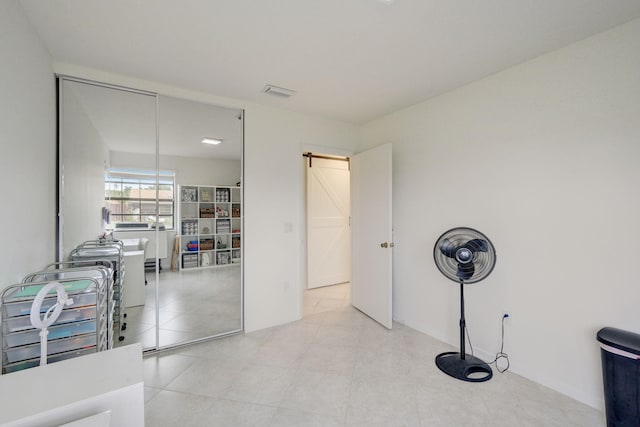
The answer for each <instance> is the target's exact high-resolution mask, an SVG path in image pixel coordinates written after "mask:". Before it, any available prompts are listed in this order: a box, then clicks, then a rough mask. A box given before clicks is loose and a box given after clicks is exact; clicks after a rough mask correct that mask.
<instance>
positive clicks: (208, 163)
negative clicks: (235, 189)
mask: <svg viewBox="0 0 640 427" xmlns="http://www.w3.org/2000/svg"><path fill="white" fill-rule="evenodd" d="M110 161H111V166H113V167H130V168H147V169H155V167H156V157H155V155H153V154H141V153H124V152H121V151H111V153H110ZM160 169H161V170H169V171H174V172H175V173H176V184H180V185H209V184H210V185H230V186H234V185H236V183H237V182H238V181H240V172H241V166H240V160H223V159H206V158H194V157H181V156H167V155H163V154H161V155H160Z"/></svg>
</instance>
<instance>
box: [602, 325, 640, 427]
mask: <svg viewBox="0 0 640 427" xmlns="http://www.w3.org/2000/svg"><path fill="white" fill-rule="evenodd" d="M598 341H599V342H600V355H601V356H602V379H603V381H604V406H605V410H606V415H607V426H608V427H614V426H615V427H622V426H625V427H626V426H629V427H632V426H633V427H638V426H640V335H639V334H634V333H633V332H628V331H623V330H622V329H616V328H602V329H600V330H599V331H598Z"/></svg>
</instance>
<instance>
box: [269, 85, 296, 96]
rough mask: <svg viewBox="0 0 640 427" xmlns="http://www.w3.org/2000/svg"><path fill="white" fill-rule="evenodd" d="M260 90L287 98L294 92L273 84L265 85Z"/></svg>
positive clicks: (294, 92)
mask: <svg viewBox="0 0 640 427" xmlns="http://www.w3.org/2000/svg"><path fill="white" fill-rule="evenodd" d="M262 91H263V92H264V93H266V94H269V95H274V96H280V97H282V98H289V97H290V96H293V95H295V94H296V91H295V90H291V89H286V88H283V87H278V86H274V85H266V86H265V87H264V89H262Z"/></svg>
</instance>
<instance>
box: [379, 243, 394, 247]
mask: <svg viewBox="0 0 640 427" xmlns="http://www.w3.org/2000/svg"><path fill="white" fill-rule="evenodd" d="M394 246H395V244H394V243H393V242H391V243H387V242H384V243H380V247H381V248H392V247H394Z"/></svg>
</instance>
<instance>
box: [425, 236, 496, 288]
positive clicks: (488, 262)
mask: <svg viewBox="0 0 640 427" xmlns="http://www.w3.org/2000/svg"><path fill="white" fill-rule="evenodd" d="M473 239H482V240H484V241H486V242H487V251H486V252H483V251H476V252H474V254H473V259H472V262H473V264H474V266H475V270H474V272H473V275H472V276H471V277H469V278H466V279H462V278H460V277H458V274H457V273H458V261H457V260H456V258H455V257H449V256H447V255H445V254H444V253H443V252H442V250H441V249H440V248H441V247H443V245H444V246H445V247H453V248H459V247H460V246H462V245H464V244H466V243H468V242H469V241H471V240H473ZM433 258H434V261H435V263H436V266H437V267H438V270H440V272H441V273H442V274H443V275H444V276H445V277H446V278H448V279H449V280H452V281H454V282H456V283H464V284H472V283H477V282H479V281H481V280H483V279H484V278H486V277H487V276H488V275H489V274H491V272H492V271H493V268H494V267H495V264H496V250H495V248H494V246H493V243H491V240H489V238H488V237H487V236H485V235H484V234H483V233H481V232H480V231H478V230H475V229H473V228H469V227H456V228H452V229H451V230H447V231H445V232H444V233H443V234H442V235H441V236H440V237H439V238H438V240H436V244H435V246H434V248H433Z"/></svg>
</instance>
